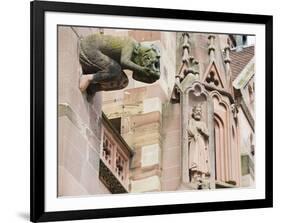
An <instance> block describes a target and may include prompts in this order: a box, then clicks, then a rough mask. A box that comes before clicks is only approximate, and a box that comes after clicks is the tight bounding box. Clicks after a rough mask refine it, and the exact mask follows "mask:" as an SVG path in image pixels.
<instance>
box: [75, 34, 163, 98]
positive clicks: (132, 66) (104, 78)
mask: <svg viewBox="0 0 281 223" xmlns="http://www.w3.org/2000/svg"><path fill="white" fill-rule="evenodd" d="M79 61H80V64H81V67H82V75H81V77H80V82H79V88H80V90H81V91H82V92H83V91H85V90H87V92H88V93H89V92H97V91H111V90H118V89H123V88H125V87H126V86H127V85H128V82H129V80H128V77H127V75H126V74H125V72H124V71H123V70H126V69H127V70H131V71H133V75H132V77H133V79H135V80H137V81H141V82H144V83H153V82H155V81H157V80H158V79H159V78H160V51H159V48H158V47H157V46H156V45H155V44H152V43H147V42H143V43H138V42H137V41H135V40H134V39H132V38H130V37H120V36H110V35H102V34H92V35H89V36H87V37H85V38H83V39H82V40H81V42H80V53H79Z"/></svg>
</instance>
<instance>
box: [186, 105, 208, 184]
mask: <svg viewBox="0 0 281 223" xmlns="http://www.w3.org/2000/svg"><path fill="white" fill-rule="evenodd" d="M201 119H202V107H201V105H200V104H198V105H195V106H194V107H193V108H192V115H191V118H190V119H189V122H188V129H187V134H188V143H189V153H188V157H189V159H188V168H189V176H190V181H191V182H192V183H198V188H200V187H202V183H204V181H205V179H206V177H208V176H210V159H209V150H208V140H209V131H208V129H207V126H206V123H205V122H203V121H202V120H201Z"/></svg>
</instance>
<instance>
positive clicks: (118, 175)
mask: <svg viewBox="0 0 281 223" xmlns="http://www.w3.org/2000/svg"><path fill="white" fill-rule="evenodd" d="M132 155H133V151H132V150H131V148H130V147H129V146H128V145H127V143H126V142H125V141H124V139H123V138H122V137H121V136H120V134H119V133H118V132H117V131H116V130H115V129H114V127H113V126H112V125H111V123H110V121H109V120H108V119H107V117H106V116H105V115H104V114H103V115H102V146H101V153H100V171H99V172H100V173H99V175H100V179H101V181H102V182H103V183H104V184H105V186H106V187H107V188H108V190H109V191H110V192H111V193H127V192H128V191H129V168H130V160H131V157H132Z"/></svg>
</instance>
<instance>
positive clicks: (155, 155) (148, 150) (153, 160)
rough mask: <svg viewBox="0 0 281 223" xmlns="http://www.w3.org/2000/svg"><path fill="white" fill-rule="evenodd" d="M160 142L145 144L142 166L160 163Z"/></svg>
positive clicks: (142, 150)
mask: <svg viewBox="0 0 281 223" xmlns="http://www.w3.org/2000/svg"><path fill="white" fill-rule="evenodd" d="M160 152H161V151H160V147H159V144H152V145H147V146H143V147H142V149H141V167H148V166H152V165H156V164H160V155H161V154H160Z"/></svg>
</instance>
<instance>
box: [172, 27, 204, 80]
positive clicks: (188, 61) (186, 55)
mask: <svg viewBox="0 0 281 223" xmlns="http://www.w3.org/2000/svg"><path fill="white" fill-rule="evenodd" d="M189 37H190V36H189V34H188V33H187V32H184V33H182V63H181V66H180V70H179V73H178V74H177V75H176V82H177V83H180V82H182V80H183V79H185V77H186V76H188V75H192V76H194V77H196V78H198V77H199V65H198V64H199V62H198V61H197V60H195V59H194V57H193V56H191V55H190V39H189Z"/></svg>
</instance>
